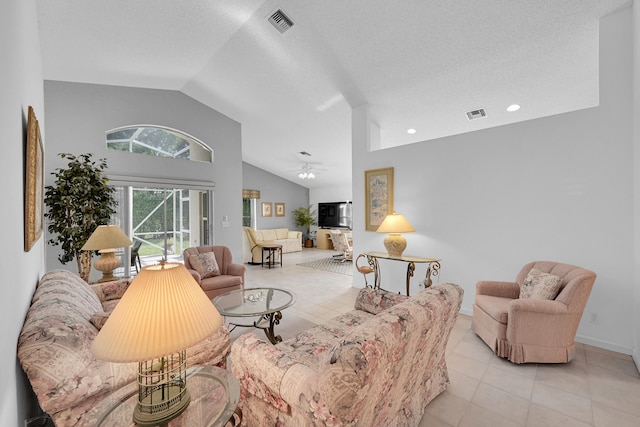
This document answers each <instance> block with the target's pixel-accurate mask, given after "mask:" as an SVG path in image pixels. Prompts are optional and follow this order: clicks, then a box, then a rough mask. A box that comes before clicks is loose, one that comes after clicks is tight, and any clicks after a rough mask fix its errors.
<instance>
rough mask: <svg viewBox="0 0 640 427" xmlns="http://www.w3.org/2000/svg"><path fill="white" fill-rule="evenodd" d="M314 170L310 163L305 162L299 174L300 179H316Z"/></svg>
mask: <svg viewBox="0 0 640 427" xmlns="http://www.w3.org/2000/svg"><path fill="white" fill-rule="evenodd" d="M313 171H314V168H312V167H311V165H309V162H305V163H304V165H302V168H300V172H298V178H300V179H315V177H316V174H315V173H314V172H313Z"/></svg>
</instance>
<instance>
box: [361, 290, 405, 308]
mask: <svg viewBox="0 0 640 427" xmlns="http://www.w3.org/2000/svg"><path fill="white" fill-rule="evenodd" d="M408 298H409V297H408V296H406V295H400V294H396V293H393V292H389V291H385V290H383V289H371V288H363V289H360V292H358V296H357V297H356V302H355V304H354V308H355V309H356V310H362V311H366V312H367V313H371V314H378V313H380V312H381V311H384V310H386V309H388V308H390V307H393V306H394V305H396V304H400V303H401V302H405V301H406V300H407V299H408Z"/></svg>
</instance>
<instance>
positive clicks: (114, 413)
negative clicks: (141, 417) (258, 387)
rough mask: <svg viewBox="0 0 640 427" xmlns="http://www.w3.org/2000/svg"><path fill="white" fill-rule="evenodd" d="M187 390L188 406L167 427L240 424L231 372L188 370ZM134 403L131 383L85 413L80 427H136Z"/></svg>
mask: <svg viewBox="0 0 640 427" xmlns="http://www.w3.org/2000/svg"><path fill="white" fill-rule="evenodd" d="M187 389H188V390H189V393H190V394H191V403H190V404H189V406H188V407H187V409H186V410H185V411H184V412H183V413H182V414H180V415H179V416H177V417H176V418H174V419H173V420H171V421H169V423H168V424H166V425H165V426H166V427H177V426H216V427H236V426H239V425H240V424H241V422H242V412H241V411H240V409H239V408H238V402H239V401H240V383H239V382H238V380H237V379H236V378H235V377H234V376H233V375H231V372H228V371H226V370H224V369H222V368H218V367H217V366H192V367H190V368H188V369H187ZM137 403H138V383H137V382H136V381H134V382H132V383H130V384H128V385H126V386H124V387H122V388H120V389H119V390H116V391H115V392H113V393H111V394H109V395H108V396H107V397H106V398H105V399H104V400H103V401H101V402H100V403H98V404H97V405H96V406H94V407H93V408H92V409H91V410H90V411H89V412H87V413H86V414H85V415H84V416H83V418H82V422H83V423H85V424H83V425H92V426H96V427H107V426H119V427H135V424H134V422H133V419H132V415H133V409H134V408H135V406H136V404H137Z"/></svg>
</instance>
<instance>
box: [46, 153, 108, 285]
mask: <svg viewBox="0 0 640 427" xmlns="http://www.w3.org/2000/svg"><path fill="white" fill-rule="evenodd" d="M59 156H60V157H62V158H63V159H69V163H68V164H67V167H66V168H58V169H56V170H55V172H52V173H51V174H52V175H53V176H55V181H54V183H53V185H48V186H46V187H45V196H44V203H45V204H46V205H47V208H48V210H47V212H45V214H44V216H45V218H47V219H48V220H49V223H48V225H47V230H48V231H49V233H50V234H51V236H52V237H51V238H50V239H49V240H48V241H47V243H49V244H51V245H53V246H57V245H61V246H62V254H60V255H59V256H58V260H59V261H60V262H61V263H62V264H66V263H68V262H70V261H72V260H73V259H74V258H75V259H76V262H77V263H78V273H79V274H80V277H82V278H83V279H84V280H85V281H88V280H89V274H90V273H91V255H92V253H91V252H89V251H83V250H81V249H82V246H83V245H84V244H85V242H86V241H87V240H88V239H89V237H90V236H91V234H92V233H93V231H94V230H95V229H96V228H97V227H98V225H102V224H108V223H109V222H110V219H111V215H113V214H114V213H115V206H116V204H117V202H116V200H115V197H114V193H115V188H113V187H110V186H109V185H108V184H107V182H108V180H107V178H106V177H105V176H104V173H103V171H104V169H106V167H107V163H106V160H105V159H100V160H98V161H97V162H96V161H93V160H92V159H91V156H92V155H91V154H90V153H89V154H81V155H79V156H77V157H76V156H74V155H73V154H68V153H60V154H59Z"/></svg>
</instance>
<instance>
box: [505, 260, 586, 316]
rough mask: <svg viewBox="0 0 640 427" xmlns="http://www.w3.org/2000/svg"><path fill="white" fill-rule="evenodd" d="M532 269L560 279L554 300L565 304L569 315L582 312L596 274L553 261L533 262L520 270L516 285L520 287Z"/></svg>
mask: <svg viewBox="0 0 640 427" xmlns="http://www.w3.org/2000/svg"><path fill="white" fill-rule="evenodd" d="M533 268H536V269H538V270H540V271H542V272H544V273H549V274H554V275H556V276H560V277H561V278H562V281H561V282H560V292H559V293H558V296H557V297H556V298H555V299H556V301H561V302H563V303H564V304H566V305H567V308H568V310H569V312H570V313H581V312H582V311H583V310H584V307H585V306H586V305H587V300H588V299H589V295H590V294H591V289H592V288H593V285H594V283H595V281H596V274H595V273H594V272H593V271H590V270H587V269H585V268H582V267H578V266H576V265H571V264H563V263H559V262H554V261H534V262H530V263H529V264H527V265H525V266H524V267H523V268H522V270H520V273H518V276H517V277H516V283H518V285H520V286H522V283H524V280H525V278H526V277H527V274H529V271H531V269H533Z"/></svg>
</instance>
